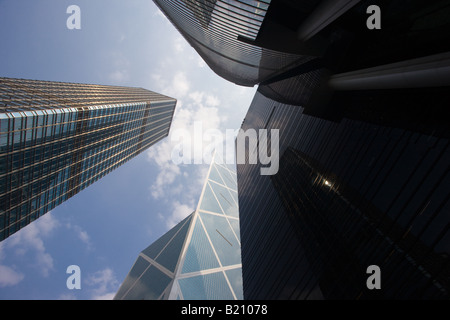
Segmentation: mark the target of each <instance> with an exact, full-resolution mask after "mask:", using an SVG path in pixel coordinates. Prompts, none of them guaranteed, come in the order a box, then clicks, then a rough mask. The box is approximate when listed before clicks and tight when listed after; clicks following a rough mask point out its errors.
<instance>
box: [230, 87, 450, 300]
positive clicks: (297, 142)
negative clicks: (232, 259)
mask: <svg viewBox="0 0 450 320" xmlns="http://www.w3.org/2000/svg"><path fill="white" fill-rule="evenodd" d="M302 111H303V110H302V108H299V107H295V106H292V105H285V104H280V103H276V102H274V101H273V100H270V99H268V98H266V97H264V96H262V95H261V94H260V93H257V94H256V95H255V97H254V100H253V102H252V104H251V106H250V109H249V112H248V114H247V116H246V118H245V121H244V123H243V125H242V129H243V130H244V131H245V130H247V129H249V128H254V129H262V128H267V129H279V130H280V132H279V137H280V142H279V145H280V157H281V158H280V170H279V172H278V173H277V174H276V175H274V176H272V177H271V176H261V175H260V171H259V165H250V164H248V154H247V162H246V163H247V164H238V166H237V177H238V185H239V212H240V222H241V237H242V264H243V280H244V296H245V298H246V299H273V298H277V299H319V298H329V297H333V296H334V297H340V298H344V297H351V298H352V299H353V298H363V297H365V294H367V292H366V291H367V288H366V286H365V281H366V279H367V277H368V275H367V274H366V268H367V267H368V265H371V264H375V265H379V266H380V268H381V271H382V278H383V280H382V286H383V285H384V287H383V290H381V291H380V292H378V294H381V295H383V297H385V298H447V299H448V297H449V292H450V264H449V263H450V259H449V253H450V252H449V248H450V230H449V223H450V220H449V215H448V208H449V205H450V203H449V199H450V198H449V197H450V194H449V185H450V173H449V170H448V168H449V167H448V163H450V148H449V140H448V138H447V135H438V134H437V133H436V132H435V133H434V135H427V134H424V133H421V132H420V131H415V130H411V129H412V128H409V129H402V128H395V127H388V126H383V125H377V124H372V123H367V122H361V121H358V120H352V119H347V118H344V119H342V120H341V121H340V122H333V121H327V120H324V119H321V118H316V117H312V116H308V115H305V114H304V113H303V112H302ZM419 127H420V126H419ZM447 133H448V130H447ZM288 147H292V148H293V149H294V150H295V153H294V154H292V152H294V151H292V149H291V151H290V152H291V154H290V152H289V150H288ZM289 154H290V155H289ZM283 155H284V157H283ZM294 160H295V161H294ZM324 230H328V231H327V232H325V231H324ZM339 250H340V251H339ZM337 252H339V253H340V254H338V255H336V254H335V253H337ZM346 268H348V269H346ZM384 280H385V281H384ZM361 282H362V283H361ZM363 289H365V290H366V291H364V290H363ZM372 294H373V295H376V294H374V293H372ZM366 297H368V295H367V296H366Z"/></svg>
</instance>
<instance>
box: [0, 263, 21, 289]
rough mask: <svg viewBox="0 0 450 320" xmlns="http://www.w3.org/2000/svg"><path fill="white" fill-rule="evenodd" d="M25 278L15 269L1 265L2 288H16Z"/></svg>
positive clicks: (0, 285)
mask: <svg viewBox="0 0 450 320" xmlns="http://www.w3.org/2000/svg"><path fill="white" fill-rule="evenodd" d="M24 277H25V276H24V275H23V274H22V273H20V272H18V271H15V270H14V269H12V268H10V267H8V266H4V265H0V288H3V287H8V286H14V285H16V284H18V283H19V282H20V281H22V280H23V278H24Z"/></svg>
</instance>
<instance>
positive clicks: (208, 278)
mask: <svg viewBox="0 0 450 320" xmlns="http://www.w3.org/2000/svg"><path fill="white" fill-rule="evenodd" d="M114 299H116V300H121V299H124V300H141V299H151V300H153V299H162V300H179V299H182V300H183V299H184V300H236V299H239V300H240V299H243V293H242V265H241V249H240V232H239V212H238V196H237V189H236V172H235V168H234V166H230V165H227V164H223V162H222V161H220V160H219V158H218V157H215V159H214V161H213V162H212V164H211V166H210V168H209V172H208V176H207V179H206V181H205V184H204V186H203V190H202V193H201V196H200V200H199V202H198V205H197V209H196V210H195V211H194V212H193V213H191V214H190V215H189V216H188V217H186V218H185V219H184V220H183V221H181V222H179V223H178V224H177V225H176V226H175V227H173V228H172V229H170V230H169V231H168V232H167V233H166V234H164V235H163V236H161V237H160V238H159V239H158V240H156V241H155V242H154V243H153V244H151V245H150V246H149V247H147V248H146V249H144V250H143V251H142V252H141V253H140V254H139V256H138V258H137V260H136V261H135V263H134V265H133V267H132V268H131V270H130V272H129V273H128V275H127V277H126V278H125V280H124V281H123V283H122V285H121V286H120V288H119V290H118V292H117V293H116V296H115V298H114Z"/></svg>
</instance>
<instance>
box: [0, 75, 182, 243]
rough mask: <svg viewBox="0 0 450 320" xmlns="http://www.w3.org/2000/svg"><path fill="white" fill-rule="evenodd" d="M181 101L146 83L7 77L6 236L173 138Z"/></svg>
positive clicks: (2, 141) (3, 107)
mask: <svg viewBox="0 0 450 320" xmlns="http://www.w3.org/2000/svg"><path fill="white" fill-rule="evenodd" d="M175 104H176V100H175V99H173V98H170V97H167V96H164V95H161V94H158V93H154V92H151V91H148V90H145V89H142V88H129V87H119V86H103V85H92V84H77V83H62V82H52V81H37V80H25V79H12V78H0V120H1V124H0V240H3V239H5V238H7V237H8V236H10V235H11V234H13V233H14V232H16V231H17V230H19V229H20V228H22V227H24V226H26V225H27V224H29V223H30V222H32V221H33V220H35V219H37V218H38V217H40V216H41V215H43V214H45V213H46V212H48V211H50V210H51V209H53V208H54V207H56V206H57V205H59V204H61V203H62V202H63V201H65V200H67V199H69V198H70V197H72V196H73V195H75V194H76V193H78V192H80V191H81V190H83V189H84V188H86V187H87V186H89V185H90V184H92V183H93V182H95V181H97V180H98V179H100V178H101V177H103V176H104V175H106V174H107V173H109V172H111V171H112V170H114V169H115V168H117V167H118V166H120V165H121V164H123V163H124V162H126V161H128V160H129V159H131V158H133V157H134V156H136V155H137V154H139V153H140V152H142V151H143V150H145V149H146V148H148V147H149V146H151V145H152V144H154V143H156V142H158V141H159V140H161V139H162V138H164V137H166V136H167V135H168V133H169V129H170V124H171V122H172V117H173V113H174V110H175Z"/></svg>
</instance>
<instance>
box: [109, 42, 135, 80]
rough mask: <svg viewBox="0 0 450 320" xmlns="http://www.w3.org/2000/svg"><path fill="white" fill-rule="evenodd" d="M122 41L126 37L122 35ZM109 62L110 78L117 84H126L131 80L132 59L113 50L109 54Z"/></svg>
mask: <svg viewBox="0 0 450 320" xmlns="http://www.w3.org/2000/svg"><path fill="white" fill-rule="evenodd" d="M120 39H121V40H120V41H123V40H124V39H125V37H120ZM108 59H109V64H110V68H111V70H112V71H111V72H110V73H109V75H108V79H109V80H110V81H113V82H114V83H117V84H124V83H125V82H126V81H128V80H130V65H131V64H130V61H129V60H128V59H127V58H126V57H125V55H124V54H123V53H122V52H117V51H116V52H111V53H110V54H109V57H108Z"/></svg>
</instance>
